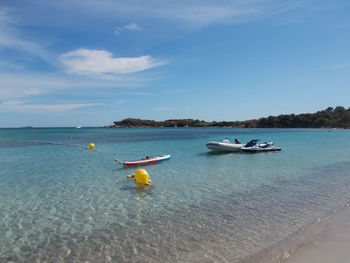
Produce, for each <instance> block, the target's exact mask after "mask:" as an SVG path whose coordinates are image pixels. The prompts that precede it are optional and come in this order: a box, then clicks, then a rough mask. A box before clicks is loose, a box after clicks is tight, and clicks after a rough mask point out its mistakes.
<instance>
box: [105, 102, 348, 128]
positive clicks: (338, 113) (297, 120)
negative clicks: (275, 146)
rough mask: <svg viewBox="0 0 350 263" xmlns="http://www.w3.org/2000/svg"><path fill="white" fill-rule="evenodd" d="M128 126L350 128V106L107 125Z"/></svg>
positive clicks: (134, 121)
mask: <svg viewBox="0 0 350 263" xmlns="http://www.w3.org/2000/svg"><path fill="white" fill-rule="evenodd" d="M127 127H129V128H131V127H237V128H350V108H348V109H345V108H344V107H342V106H337V107H336V108H332V107H328V108H327V109H325V110H322V111H318V112H316V113H304V114H298V115H295V114H288V115H279V116H269V117H267V118H260V119H254V120H247V121H221V122H216V121H212V122H206V121H203V120H202V121H200V120H193V119H174V120H165V121H154V120H141V119H133V118H128V119H124V120H122V121H115V122H114V125H111V126H106V128H127Z"/></svg>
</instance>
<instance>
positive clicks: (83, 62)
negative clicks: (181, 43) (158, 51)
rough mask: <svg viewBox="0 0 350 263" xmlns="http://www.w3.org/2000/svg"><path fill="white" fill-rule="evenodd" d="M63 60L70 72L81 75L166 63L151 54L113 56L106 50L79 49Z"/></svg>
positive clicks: (108, 72) (119, 72)
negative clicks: (129, 56) (128, 56)
mask: <svg viewBox="0 0 350 263" xmlns="http://www.w3.org/2000/svg"><path fill="white" fill-rule="evenodd" d="M61 62H62V64H63V65H64V66H65V68H66V71H67V72H69V73H74V74H80V75H94V74H102V75H103V74H126V73H133V72H139V71H143V70H146V69H150V68H154V67H157V66H161V65H164V64H165V63H166V62H165V61H160V60H156V59H154V58H152V57H151V56H140V57H134V58H127V57H125V58H113V55H112V53H110V52H108V51H105V50H90V49H78V50H74V51H71V52H68V53H65V54H63V55H62V56H61Z"/></svg>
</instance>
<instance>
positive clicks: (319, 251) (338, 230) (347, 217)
mask: <svg viewBox="0 0 350 263" xmlns="http://www.w3.org/2000/svg"><path fill="white" fill-rule="evenodd" d="M316 227H317V228H318V230H316V234H314V235H313V238H312V240H311V241H309V242H305V243H304V245H302V246H300V247H298V248H296V249H295V250H292V251H290V252H288V253H287V252H286V253H285V255H284V258H285V260H284V261H283V262H286V263H310V262H317V263H347V262H349V259H350V250H349V248H350V208H349V205H348V204H347V205H346V206H345V207H344V208H343V209H342V210H341V211H339V212H338V213H336V214H335V215H333V216H331V217H330V218H328V219H326V220H325V221H324V222H321V223H320V225H319V226H316ZM308 231H309V230H308ZM310 231H314V230H310Z"/></svg>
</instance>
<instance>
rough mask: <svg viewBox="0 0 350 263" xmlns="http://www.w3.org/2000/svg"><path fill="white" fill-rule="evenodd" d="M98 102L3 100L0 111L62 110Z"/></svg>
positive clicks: (40, 111)
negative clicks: (60, 102) (52, 102)
mask: <svg viewBox="0 0 350 263" xmlns="http://www.w3.org/2000/svg"><path fill="white" fill-rule="evenodd" d="M101 105H103V104H99V103H85V104H83V103H80V104H30V103H26V102H24V101H5V102H3V103H0V112H33V113H47V112H62V111H70V110H74V109H78V108H85V107H92V106H101Z"/></svg>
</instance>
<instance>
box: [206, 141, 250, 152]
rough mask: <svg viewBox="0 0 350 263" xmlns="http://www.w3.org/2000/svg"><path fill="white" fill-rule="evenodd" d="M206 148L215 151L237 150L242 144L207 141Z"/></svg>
mask: <svg viewBox="0 0 350 263" xmlns="http://www.w3.org/2000/svg"><path fill="white" fill-rule="evenodd" d="M206 146H207V147H208V149H210V150H212V151H215V152H239V151H240V150H241V148H242V147H243V146H244V144H233V143H225V142H208V143H207V144H206Z"/></svg>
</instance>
